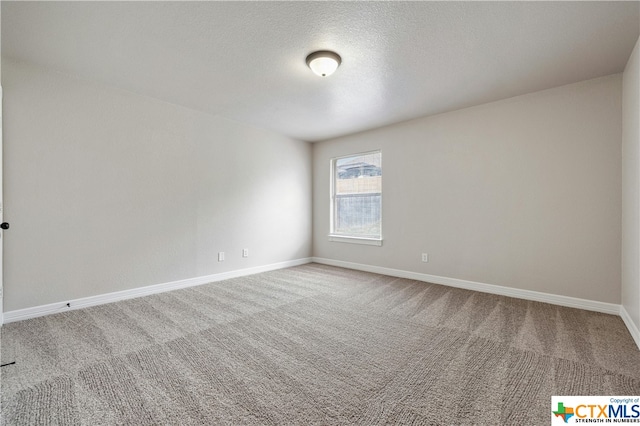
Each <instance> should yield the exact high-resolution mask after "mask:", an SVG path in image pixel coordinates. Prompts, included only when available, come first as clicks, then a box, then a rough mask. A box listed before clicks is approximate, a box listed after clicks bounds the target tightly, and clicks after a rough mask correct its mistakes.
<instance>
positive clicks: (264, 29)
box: [1, 1, 640, 141]
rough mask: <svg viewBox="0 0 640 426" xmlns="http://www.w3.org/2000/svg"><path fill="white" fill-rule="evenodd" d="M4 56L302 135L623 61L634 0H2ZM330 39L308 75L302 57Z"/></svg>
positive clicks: (496, 95) (446, 105)
mask: <svg viewBox="0 0 640 426" xmlns="http://www.w3.org/2000/svg"><path fill="white" fill-rule="evenodd" d="M1 16H2V54H3V56H9V57H12V58H15V59H18V60H22V61H27V62H31V63H35V64H37V65H41V66H44V67H47V68H50V69H53V70H57V71H61V72H65V73H69V74H72V75H74V76H78V77H80V78H85V79H90V80H94V81H98V82H100V83H103V84H107V85H112V86H116V87H119V88H122V89H125V90H129V91H132V92H136V93H140V94H144V95H147V96H152V97H155V98H159V99H163V100H165V101H168V102H171V103H175V104H179V105H183V106H186V107H189V108H193V109H197V110H201V111H206V112H209V113H211V114H214V115H220V116H223V117H227V118H230V119H233V120H237V121H240V122H245V123H250V124H253V125H256V126H259V127H265V128H269V129H272V130H275V131H277V132H280V133H283V134H286V135H289V136H292V137H295V138H298V139H302V140H308V141H316V140H321V139H326V138H330V137H334V136H340V135H344V134H348V133H354V132H358V131H362V130H366V129H370V128H374V127H379V126H383V125H386V124H390V123H394V122H399V121H403V120H407V119H410V118H415V117H419V116H424V115H430V114H436V113H439V112H444V111H449V110H454V109H458V108H462V107H466V106H470V105H477V104H481V103H484V102H489V101H493V100H497V99H503V98H507V97H511V96H515V95H519V94H523V93H529V92H533V91H537V90H541V89H545V88H550V87H555V86H559V85H563V84H567V83H572V82H576V81H580V80H585V79H589V78H595V77H599V76H603V75H607V74H612V73H617V72H621V71H622V70H623V69H624V66H625V64H626V61H627V59H628V57H629V55H630V53H631V50H632V48H633V46H634V44H635V42H636V40H637V39H638V33H639V22H640V9H639V3H638V2H635V1H634V2H602V3H600V2H7V1H2V15H1ZM321 49H322V50H324V49H326V50H334V51H336V52H338V53H339V54H340V55H341V56H342V59H343V61H342V65H341V66H340V68H339V69H338V71H337V72H336V73H335V74H334V75H333V76H331V77H328V78H321V77H318V76H316V75H315V74H313V73H312V72H311V70H309V69H308V68H307V67H306V64H305V58H306V56H307V54H309V53H310V52H311V51H314V50H321Z"/></svg>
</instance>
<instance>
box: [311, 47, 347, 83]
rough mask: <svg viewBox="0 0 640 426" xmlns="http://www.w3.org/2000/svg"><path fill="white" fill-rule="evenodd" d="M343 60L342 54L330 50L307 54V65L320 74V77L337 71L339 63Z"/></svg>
mask: <svg viewBox="0 0 640 426" xmlns="http://www.w3.org/2000/svg"><path fill="white" fill-rule="evenodd" d="M341 62H342V59H341V58H340V55H338V54H337V53H335V52H330V51H328V50H320V51H318V52H313V53H311V54H310V55H309V56H307V65H308V66H309V68H311V71H313V72H314V73H316V74H318V75H319V76H320V77H326V76H329V75H331V74H333V73H334V72H335V70H337V69H338V65H340V63H341Z"/></svg>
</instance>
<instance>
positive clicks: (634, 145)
mask: <svg viewBox="0 0 640 426" xmlns="http://www.w3.org/2000/svg"><path fill="white" fill-rule="evenodd" d="M639 50H640V39H639V40H638V42H637V43H636V47H635V48H634V49H633V53H632V54H631V57H630V58H629V62H628V63H627V66H626V68H625V70H624V74H623V80H622V87H623V91H622V201H623V204H622V231H623V234H622V305H623V306H624V308H625V309H626V311H627V313H628V314H629V316H630V317H631V320H632V321H633V322H634V323H635V325H636V327H638V328H639V329H640V265H639V262H640V226H639V225H640V223H639V222H640V209H639V208H638V204H639V201H640V173H639V172H638V171H639V168H640V119H639V117H640V106H639V104H640V83H639V81H638V80H639V79H640V51H639Z"/></svg>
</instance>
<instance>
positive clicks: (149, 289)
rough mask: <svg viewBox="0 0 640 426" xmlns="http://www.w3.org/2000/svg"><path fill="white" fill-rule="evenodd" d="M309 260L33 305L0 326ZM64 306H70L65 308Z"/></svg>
mask: <svg viewBox="0 0 640 426" xmlns="http://www.w3.org/2000/svg"><path fill="white" fill-rule="evenodd" d="M310 262H311V258H308V257H307V258H302V259H296V260H289V261H286V262H280V263H272V264H270V265H263V266H256V267H253V268H247V269H239V270H236V271H229V272H222V273H219V274H213V275H205V276H202V277H195V278H189V279H186V280H180V281H172V282H168V283H163V284H155V285H150V286H146V287H138V288H132V289H130V290H123V291H116V292H113V293H106V294H99V295H97V296H89V297H83V298H80V299H75V300H67V301H64V302H59V303H50V304H48V305H41V306H34V307H32V308H25V309H18V310H15V311H8V312H5V313H4V315H3V321H4V322H3V324H8V323H10V322H16V321H22V320H26V319H29V318H36V317H41V316H45V315H50V314H55V313H58V312H66V311H70V310H73V309H82V308H88V307H90V306H97V305H103V304H105V303H112V302H117V301H119V300H126V299H133V298H136V297H142V296H149V295H151V294H157V293H164V292H166V291H171V290H178V289H181V288H186V287H193V286H197V285H202V284H207V283H211V282H215V281H222V280H228V279H230V278H237V277H244V276H247V275H253V274H258V273H260V272H267V271H274V270H276V269H283V268H290V267H292V266H298V265H304V264H305V263H310ZM67 303H68V304H69V305H70V306H67Z"/></svg>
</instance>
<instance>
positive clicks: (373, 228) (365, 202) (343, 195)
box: [333, 152, 382, 238]
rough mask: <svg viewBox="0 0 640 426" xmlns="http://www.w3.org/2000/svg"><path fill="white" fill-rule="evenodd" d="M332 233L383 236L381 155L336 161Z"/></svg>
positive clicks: (365, 155)
mask: <svg viewBox="0 0 640 426" xmlns="http://www.w3.org/2000/svg"><path fill="white" fill-rule="evenodd" d="M334 172H335V176H334V179H335V181H334V182H335V188H334V190H335V194H334V218H333V224H334V229H333V233H335V234H341V235H351V236H360V237H376V238H379V237H380V235H381V206H382V167H381V154H380V152H375V153H368V154H362V155H356V156H352V157H345V158H339V159H337V160H335V167H334Z"/></svg>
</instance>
